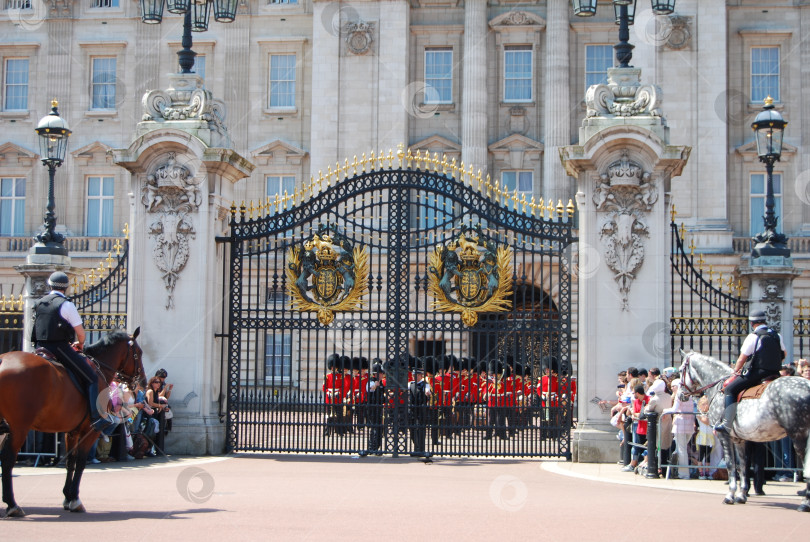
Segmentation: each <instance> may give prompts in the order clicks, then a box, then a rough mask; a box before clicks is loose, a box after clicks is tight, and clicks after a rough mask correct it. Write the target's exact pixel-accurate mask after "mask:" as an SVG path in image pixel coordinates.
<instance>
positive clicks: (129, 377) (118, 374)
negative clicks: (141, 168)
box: [87, 339, 141, 384]
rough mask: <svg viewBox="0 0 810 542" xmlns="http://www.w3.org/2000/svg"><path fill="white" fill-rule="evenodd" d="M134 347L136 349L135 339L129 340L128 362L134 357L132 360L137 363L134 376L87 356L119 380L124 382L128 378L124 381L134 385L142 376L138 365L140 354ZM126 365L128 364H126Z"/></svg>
mask: <svg viewBox="0 0 810 542" xmlns="http://www.w3.org/2000/svg"><path fill="white" fill-rule="evenodd" d="M134 347H135V339H129V341H127V360H128V359H129V358H130V357H132V360H133V361H134V362H135V374H134V375H129V374H127V373H125V372H123V371H118V370H116V369H115V367H112V366H110V365H108V364H106V363H104V362H103V361H101V360H99V359H96V358H91V357H90V356H87V357H88V358H90V359H92V360H93V362H95V364H96V365H98V366H99V367H104V368H105V369H108V370H110V371H112V372H113V373H114V374H115V377H116V378H117V379H119V380H123V378H126V379H127V380H123V381H124V382H127V383H128V384H132V383H134V382H135V381H136V380H138V377H139V376H141V370H140V369H139V368H138V365H139V364H138V354H137V352H136V351H135V348H134ZM125 364H126V362H125Z"/></svg>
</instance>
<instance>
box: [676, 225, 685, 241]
mask: <svg viewBox="0 0 810 542" xmlns="http://www.w3.org/2000/svg"><path fill="white" fill-rule="evenodd" d="M678 236H679V237H680V238H681V240H684V239H686V226H684V224H683V222H681V227H680V228H678Z"/></svg>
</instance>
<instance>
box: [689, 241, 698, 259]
mask: <svg viewBox="0 0 810 542" xmlns="http://www.w3.org/2000/svg"><path fill="white" fill-rule="evenodd" d="M688 248H689V255H690V256H694V255H695V249H696V248H697V247H696V246H695V240H694V239H690V240H689V247H688Z"/></svg>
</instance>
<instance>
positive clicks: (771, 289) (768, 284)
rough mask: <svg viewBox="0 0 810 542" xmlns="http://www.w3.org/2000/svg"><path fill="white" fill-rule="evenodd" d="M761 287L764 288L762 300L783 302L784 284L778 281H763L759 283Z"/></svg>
mask: <svg viewBox="0 0 810 542" xmlns="http://www.w3.org/2000/svg"><path fill="white" fill-rule="evenodd" d="M759 286H760V288H762V297H761V299H762V300H772V301H777V300H780V301H781V300H783V299H784V296H783V293H782V292H783V288H784V286H783V282H782V281H781V280H778V279H763V280H761V281H759Z"/></svg>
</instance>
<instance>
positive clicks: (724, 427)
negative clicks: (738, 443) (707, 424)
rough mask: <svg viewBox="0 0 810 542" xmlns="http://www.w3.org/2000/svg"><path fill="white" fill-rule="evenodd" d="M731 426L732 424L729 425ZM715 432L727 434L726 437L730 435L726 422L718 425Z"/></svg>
mask: <svg viewBox="0 0 810 542" xmlns="http://www.w3.org/2000/svg"><path fill="white" fill-rule="evenodd" d="M729 425H731V424H729ZM714 430H715V431H721V432H723V433H725V434H726V435H728V434H729V432H728V428H727V427H726V422H720V423H718V424H717V425H715V426H714Z"/></svg>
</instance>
